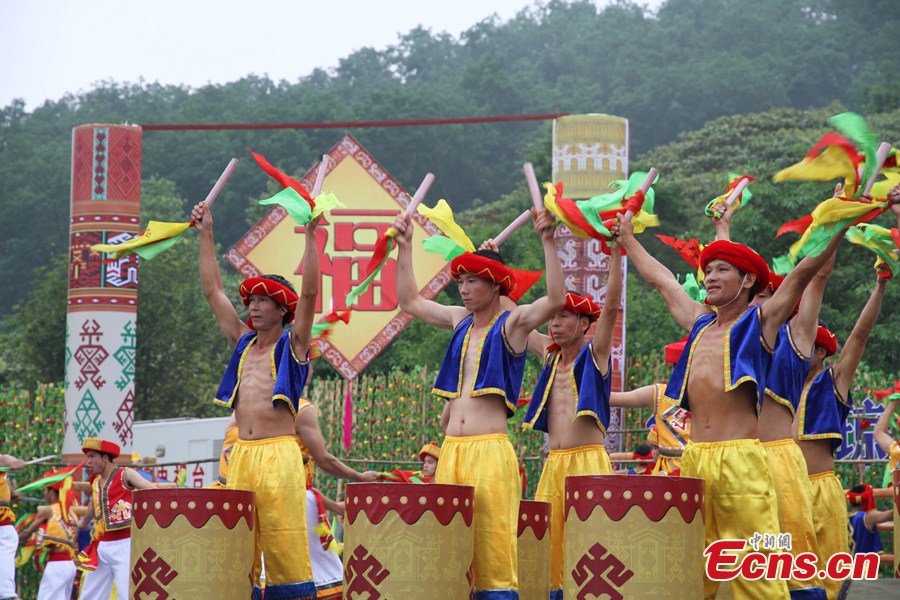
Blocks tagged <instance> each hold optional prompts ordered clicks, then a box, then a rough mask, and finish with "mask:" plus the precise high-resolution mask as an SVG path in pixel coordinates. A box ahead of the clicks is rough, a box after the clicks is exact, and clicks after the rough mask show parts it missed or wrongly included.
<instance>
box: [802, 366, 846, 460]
mask: <svg viewBox="0 0 900 600" xmlns="http://www.w3.org/2000/svg"><path fill="white" fill-rule="evenodd" d="M852 405H853V400H852V399H851V398H850V392H849V391H848V392H847V400H846V401H845V400H844V399H843V398H841V397H840V395H838V392H837V389H835V387H834V371H833V370H832V367H828V368H827V369H825V370H824V371H822V372H821V373H819V374H818V375H816V376H815V377H813V379H812V381H810V382H809V383H808V384H806V386H805V387H804V388H803V393H802V394H801V395H800V407H799V409H798V410H799V416H800V423H799V426H798V428H797V439H799V440H803V441H809V440H827V439H830V440H831V451H832V452H834V451H835V450H837V449H838V448H839V447H840V445H841V443H843V440H844V423H846V422H847V415H849V414H850V407H851V406H852Z"/></svg>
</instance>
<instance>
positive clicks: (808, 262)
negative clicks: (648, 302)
mask: <svg viewBox="0 0 900 600" xmlns="http://www.w3.org/2000/svg"><path fill="white" fill-rule="evenodd" d="M614 229H615V231H614V233H616V234H617V235H618V241H619V243H620V244H621V245H622V248H623V249H624V250H625V251H626V252H627V253H628V255H629V256H630V257H631V260H632V262H633V263H634V265H635V267H636V268H637V270H638V272H639V273H640V274H641V276H642V277H643V278H644V280H645V281H647V283H649V284H650V285H651V286H653V287H654V288H656V289H657V290H658V291H659V292H660V294H661V295H662V297H663V299H664V300H665V302H666V305H667V306H668V308H669V311H670V312H671V314H672V316H673V317H674V318H675V320H676V321H677V322H678V323H679V324H680V325H681V326H682V327H684V328H685V329H688V330H690V332H691V333H690V335H689V336H688V341H687V346H686V349H685V352H683V353H682V355H681V358H680V359H679V361H678V364H677V365H676V366H675V370H674V372H673V374H672V377H671V379H670V380H669V384H668V385H667V386H666V396H667V397H669V398H671V399H673V400H679V401H680V402H681V406H682V407H683V408H685V409H687V410H690V411H691V423H692V427H691V441H690V442H689V443H688V444H687V447H686V448H685V450H684V456H683V458H682V471H681V473H682V476H685V477H697V478H700V479H703V480H704V481H706V495H705V503H706V511H705V514H706V542H707V545H708V544H710V543H712V542H714V541H716V540H720V539H745V540H746V539H749V538H750V537H751V536H752V535H753V533H754V532H766V533H768V532H771V533H778V512H777V504H776V502H775V495H774V490H773V487H774V484H773V481H772V477H771V475H770V474H769V469H768V464H767V461H766V456H765V452H764V451H763V448H762V445H761V444H760V442H759V439H758V436H759V432H758V417H757V415H758V411H759V406H760V404H761V403H762V400H763V396H764V391H765V378H766V373H767V371H768V367H769V363H770V362H771V352H772V350H771V349H772V348H774V347H775V343H776V341H777V335H778V330H779V328H780V327H781V325H782V324H783V323H784V322H785V321H786V320H787V319H788V317H789V316H790V314H791V311H792V310H793V308H794V305H795V304H796V303H797V300H799V298H800V294H801V293H802V292H803V289H804V288H805V287H806V286H807V284H808V283H809V282H810V281H811V280H812V278H813V276H814V275H815V273H816V272H818V271H819V269H820V268H821V267H822V265H823V264H824V263H825V262H826V261H827V260H828V258H829V257H830V256H831V255H832V254H833V253H834V252H835V250H836V249H837V246H838V244H839V243H840V236H837V237H836V238H835V239H833V240H832V241H831V242H830V243H829V245H828V247H827V248H826V250H825V251H823V252H822V254H820V255H819V256H816V257H807V258H805V259H804V260H803V261H801V262H800V264H798V265H797V267H796V268H795V269H794V270H793V271H792V272H791V274H790V275H788V276H787V277H786V278H785V280H784V283H782V285H781V287H780V288H779V289H778V291H777V292H775V294H774V295H773V296H772V298H770V299H769V300H768V301H767V302H766V304H765V307H752V308H751V307H750V306H749V303H750V300H751V299H752V298H753V296H754V295H755V294H756V292H757V291H758V290H759V289H762V288H764V287H765V286H766V285H767V284H768V279H769V267H768V265H767V264H766V262H765V260H763V258H762V257H761V256H759V254H757V253H756V252H754V251H753V250H751V249H750V248H748V247H746V246H743V245H741V244H734V243H732V242H729V241H725V240H717V241H715V242H713V243H711V244H710V245H708V246H706V247H705V248H704V249H703V252H702V253H701V255H700V266H701V268H703V270H704V272H705V274H706V292H707V298H706V302H707V304H708V305H709V306H707V305H705V304H701V303H699V302H696V301H694V300H692V299H691V298H690V297H689V296H688V294H687V292H685V291H684V289H682V287H681V285H680V284H679V283H678V281H677V280H676V278H675V276H674V275H673V274H672V273H671V272H670V271H669V270H668V269H667V268H666V267H665V266H664V265H662V264H661V263H660V262H659V261H657V260H656V259H655V258H653V257H652V256H650V254H649V253H648V252H647V251H646V250H645V249H644V248H643V246H642V245H641V244H640V242H638V241H637V239H636V238H635V237H634V233H633V231H634V230H633V226H632V225H631V223H629V222H626V221H624V219H620V220H619V223H618V224H617V225H616V226H615V228H614ZM710 307H715V309H716V312H713V311H712V310H711V308H710ZM726 359H727V360H728V364H727V365H726V364H725V363H726ZM745 552H746V549H745ZM739 558H740V557H739ZM733 590H734V595H735V598H760V599H767V600H768V599H772V598H787V597H788V591H787V586H786V584H785V582H784V581H780V580H765V579H763V580H759V581H748V580H745V579H741V578H738V579H735V580H734V582H733ZM717 591H718V582H713V581H711V580H706V582H705V591H704V595H705V597H706V598H714V597H715V596H716V592H717Z"/></svg>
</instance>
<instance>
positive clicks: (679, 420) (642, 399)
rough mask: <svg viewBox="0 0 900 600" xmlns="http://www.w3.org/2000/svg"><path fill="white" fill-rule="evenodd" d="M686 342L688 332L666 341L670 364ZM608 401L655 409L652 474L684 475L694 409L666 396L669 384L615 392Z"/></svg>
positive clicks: (652, 434) (678, 356) (614, 404)
mask: <svg viewBox="0 0 900 600" xmlns="http://www.w3.org/2000/svg"><path fill="white" fill-rule="evenodd" d="M686 342H687V336H685V337H684V339H683V340H680V341H678V342H673V343H671V344H666V347H665V352H664V356H665V361H666V364H667V365H671V366H673V367H674V366H675V364H676V363H677V362H678V359H679V358H681V353H682V351H684V346H685V343H686ZM609 403H610V405H611V406H617V407H623V408H650V409H652V410H653V418H654V421H655V422H656V425H655V426H654V427H653V428H652V429H651V430H650V433H649V434H648V435H647V441H648V442H650V443H651V444H653V445H654V446H656V448H657V450H658V454H657V456H656V464H654V465H653V472H652V474H653V475H660V474H661V475H674V476H678V475H681V456H682V454H683V453H684V448H685V447H686V446H687V443H688V442H689V441H690V439H691V413H690V411H687V410H685V409H683V408H681V406H680V402H678V401H677V400H673V399H672V398H669V397H668V396H666V384H665V383H654V384H651V385H645V386H643V387H639V388H637V389H634V390H630V391H627V392H613V393H612V394H611V395H610V402H609Z"/></svg>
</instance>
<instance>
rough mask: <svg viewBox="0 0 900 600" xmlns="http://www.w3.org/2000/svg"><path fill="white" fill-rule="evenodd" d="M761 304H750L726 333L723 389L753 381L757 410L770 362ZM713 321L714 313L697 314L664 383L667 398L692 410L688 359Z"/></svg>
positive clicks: (691, 356)
mask: <svg viewBox="0 0 900 600" xmlns="http://www.w3.org/2000/svg"><path fill="white" fill-rule="evenodd" d="M759 311H760V307H758V306H752V307H750V308H748V309H747V310H746V311H744V312H743V313H742V314H741V316H739V317H738V318H737V319H736V320H735V321H734V323H732V324H731V326H730V327H729V328H728V332H727V333H726V334H725V349H724V351H725V391H726V392H730V391H732V390H734V389H736V388H737V387H738V386H739V385H741V384H744V383H748V382H749V383H752V384H753V385H754V386H755V387H756V392H757V401H756V411H757V412H759V409H760V407H761V406H762V401H763V397H764V395H765V389H766V385H765V381H766V373H767V372H768V370H769V365H770V364H771V362H772V350H771V349H770V348H769V346H768V344H766V342H765V340H764V339H763V337H762V330H761V327H760V312H759ZM715 321H716V314H715V313H706V314H702V315H700V316H699V317H697V320H696V321H694V327H693V328H692V329H691V333H690V335H688V341H687V344H686V345H685V351H683V352H682V353H681V357H680V358H679V359H678V363H677V364H676V365H675V368H674V369H673V371H672V376H671V377H670V378H669V383H668V384H666V397H667V398H671V399H672V400H676V401H679V402H680V403H681V407H682V408H685V409H687V410H690V409H691V405H690V400H689V398H688V397H687V382H688V376H689V375H690V371H691V360H692V359H693V358H694V346H695V345H696V344H697V340H698V339H699V338H700V335H701V334H702V333H703V332H704V331H705V330H706V329H707V328H708V327H709V326H710V325H712V324H713V323H715Z"/></svg>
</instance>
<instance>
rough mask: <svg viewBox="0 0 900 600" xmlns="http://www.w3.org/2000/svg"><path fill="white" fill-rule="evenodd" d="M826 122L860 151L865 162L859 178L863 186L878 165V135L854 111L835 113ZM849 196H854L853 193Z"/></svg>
mask: <svg viewBox="0 0 900 600" xmlns="http://www.w3.org/2000/svg"><path fill="white" fill-rule="evenodd" d="M828 123H829V124H830V125H831V126H832V127H834V128H835V129H837V130H838V131H839V132H841V133H842V134H843V135H844V137H846V138H848V139H849V140H851V141H852V142H853V143H854V144H856V146H857V147H858V148H859V149H860V150H861V151H862V155H863V157H864V160H865V162H864V163H863V170H862V176H861V177H860V178H859V181H860V185H861V186H865V185H866V183H867V182H868V181H869V179H871V178H872V176H873V175H875V169H876V168H877V166H878V159H877V158H876V154H877V153H878V146H879V140H878V136H877V135H876V134H874V133H872V132H871V131H870V130H869V128H868V126H867V125H866V122H865V121H864V120H863V118H862V117H861V116H859V115H858V114H856V113H854V112H845V113H841V114H839V115H835V116H833V117H831V118H830V119H828ZM851 197H854V198H855V197H856V195H855V194H854V195H853V196H851Z"/></svg>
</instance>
